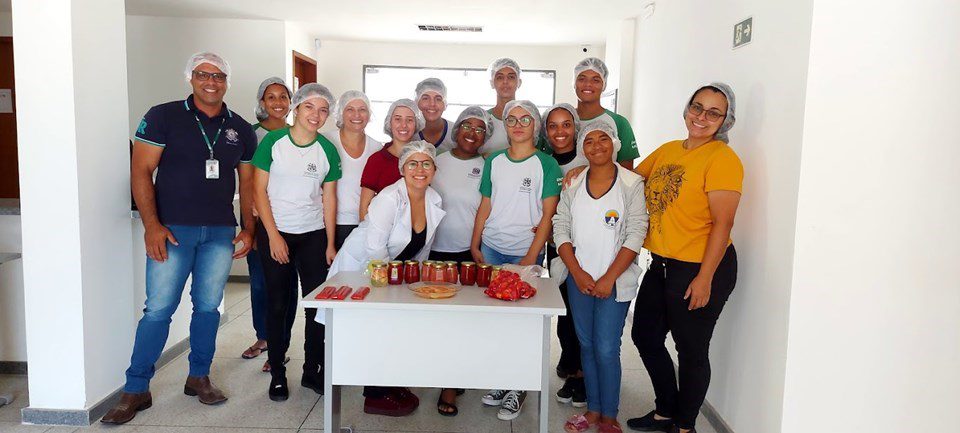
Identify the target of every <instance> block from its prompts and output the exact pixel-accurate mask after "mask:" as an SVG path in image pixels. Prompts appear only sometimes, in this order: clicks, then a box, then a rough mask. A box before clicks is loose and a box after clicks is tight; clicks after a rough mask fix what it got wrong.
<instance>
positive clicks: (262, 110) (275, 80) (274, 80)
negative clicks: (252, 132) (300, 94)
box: [254, 77, 293, 121]
mask: <svg viewBox="0 0 960 433" xmlns="http://www.w3.org/2000/svg"><path fill="white" fill-rule="evenodd" d="M274 84H279V85H281V86H283V90H286V91H287V97H288V98H292V97H293V95H292V94H290V88H289V87H287V84H286V83H284V82H283V78H280V77H270V78H267V79H266V80H263V82H262V83H260V88H259V89H257V109H256V110H254V113H256V115H257V120H260V121H263V120H266V119H267V117H270V116H269V115H267V109H266V107H264V106H263V94H264V93H266V92H267V87H270V86H272V85H274Z"/></svg>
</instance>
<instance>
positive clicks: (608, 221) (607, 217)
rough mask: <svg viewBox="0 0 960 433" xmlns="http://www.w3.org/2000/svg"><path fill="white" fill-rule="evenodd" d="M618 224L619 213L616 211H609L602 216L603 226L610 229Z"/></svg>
mask: <svg viewBox="0 0 960 433" xmlns="http://www.w3.org/2000/svg"><path fill="white" fill-rule="evenodd" d="M618 222H620V212H618V211H617V210H616V209H610V210H608V211H606V212H605V213H604V214H603V224H604V225H606V226H607V228H609V229H612V228H614V227H616V226H617V223H618Z"/></svg>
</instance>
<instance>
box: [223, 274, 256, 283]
mask: <svg viewBox="0 0 960 433" xmlns="http://www.w3.org/2000/svg"><path fill="white" fill-rule="evenodd" d="M227 282H228V283H241V284H250V276H248V275H231V276H229V277H227Z"/></svg>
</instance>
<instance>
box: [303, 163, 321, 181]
mask: <svg viewBox="0 0 960 433" xmlns="http://www.w3.org/2000/svg"><path fill="white" fill-rule="evenodd" d="M303 176H304V177H310V178H313V179H319V178H320V173H317V164H315V163H312V162H310V163H307V171H305V172H304V173H303Z"/></svg>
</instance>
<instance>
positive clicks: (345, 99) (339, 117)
mask: <svg viewBox="0 0 960 433" xmlns="http://www.w3.org/2000/svg"><path fill="white" fill-rule="evenodd" d="M356 100H361V101H363V103H364V105H366V106H367V111H368V112H369V111H370V98H367V95H366V94H364V93H363V92H361V91H359V90H347V91H346V92H343V94H342V95H340V99H337V110H336V112H334V119H336V122H337V128H343V110H345V109H346V108H347V104H349V103H351V102H353V101H356Z"/></svg>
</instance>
